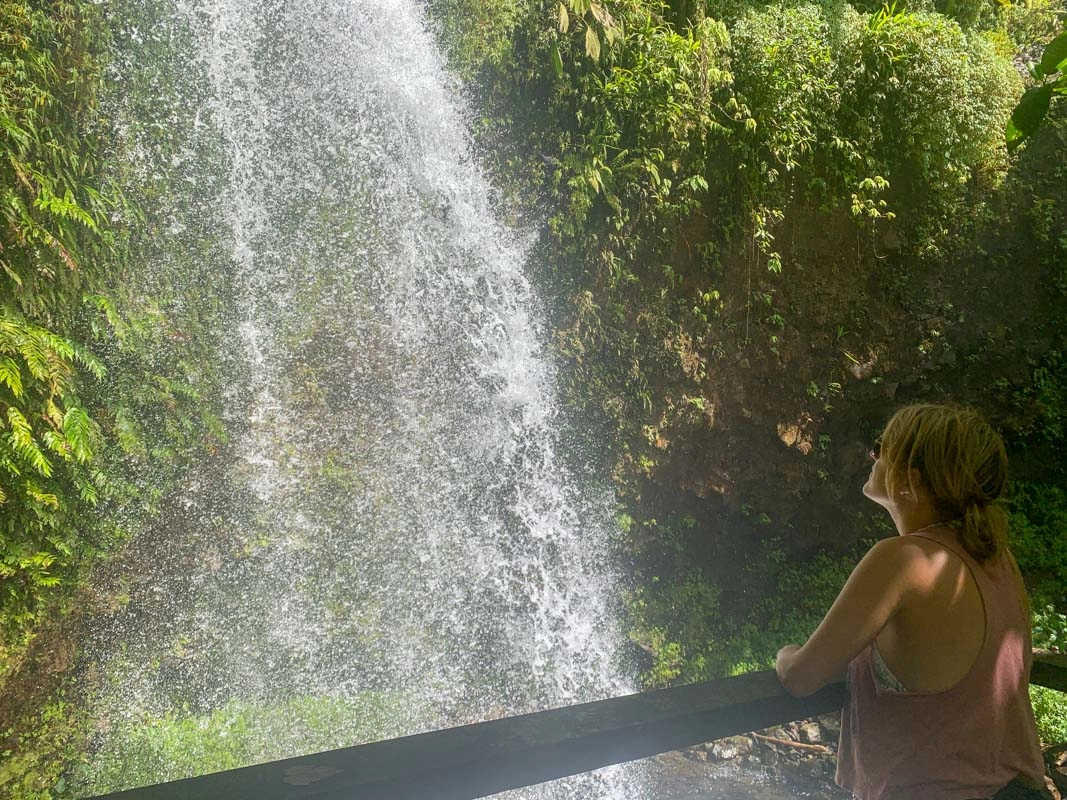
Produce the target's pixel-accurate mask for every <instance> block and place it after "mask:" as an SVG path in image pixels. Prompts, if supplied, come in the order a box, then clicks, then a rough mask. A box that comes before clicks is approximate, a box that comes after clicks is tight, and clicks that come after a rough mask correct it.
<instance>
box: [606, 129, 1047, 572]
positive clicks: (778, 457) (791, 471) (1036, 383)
mask: <svg viewBox="0 0 1067 800" xmlns="http://www.w3.org/2000/svg"><path fill="white" fill-rule="evenodd" d="M1061 136H1063V133H1062V132H1059V131H1057V132H1056V133H1055V134H1051V133H1050V134H1049V135H1048V136H1046V137H1045V138H1044V139H1043V140H1041V141H1039V142H1037V143H1036V145H1035V147H1034V152H1033V153H1029V154H1027V155H1026V156H1025V157H1024V159H1023V161H1022V162H1021V163H1020V164H1019V165H1018V173H1017V174H1015V175H1013V176H1012V177H1011V179H1010V180H1009V181H1007V183H1006V185H1005V187H1004V188H1003V189H1002V190H1001V191H1000V193H999V194H998V195H997V196H996V197H995V198H993V199H992V200H990V201H988V202H985V201H983V204H979V205H981V207H982V208H983V211H982V213H983V214H984V218H983V219H979V220H968V221H966V225H964V224H963V223H961V229H965V230H966V231H967V235H966V236H965V237H964V236H956V235H952V234H951V232H950V233H948V234H946V236H945V238H944V246H943V247H942V249H941V252H940V253H938V254H929V253H922V252H917V250H916V246H915V244H914V243H912V242H911V241H909V238H908V231H907V229H906V227H905V226H904V225H901V224H899V223H897V222H886V223H879V225H878V226H877V227H875V228H874V229H873V230H867V231H861V230H860V229H859V228H858V227H857V226H856V225H855V224H854V223H853V221H852V220H850V219H848V218H847V217H845V216H843V215H837V216H835V215H832V214H827V213H823V212H817V211H812V210H806V209H803V208H795V209H791V210H790V211H789V212H788V213H787V214H786V215H785V221H783V223H782V224H781V225H780V226H779V227H778V228H777V229H776V231H775V235H776V240H777V245H778V247H779V249H780V251H781V253H782V261H783V268H782V270H781V272H780V273H778V274H775V273H771V272H769V271H768V270H767V269H766V268H765V267H763V266H761V265H759V264H758V263H757V264H753V263H752V261H751V257H750V255H749V253H748V252H747V251H746V249H745V248H744V247H743V246H737V245H732V246H730V245H728V246H727V248H726V254H725V255H724V257H723V258H722V262H723V267H722V272H721V276H720V278H719V280H720V285H721V287H722V288H721V293H722V296H723V304H722V313H721V316H720V324H719V327H718V330H717V337H709V338H714V340H715V343H716V345H717V347H716V352H712V351H710V349H707V348H706V349H705V350H703V351H702V350H701V348H700V346H699V345H696V346H694V348H693V350H694V352H693V353H692V354H691V356H690V357H691V358H693V359H695V360H697V361H699V362H701V363H702V364H703V370H702V378H701V379H700V380H697V381H694V380H693V379H692V377H691V376H690V375H686V374H684V373H685V372H686V370H685V362H684V358H680V359H679V361H680V363H681V366H682V368H681V369H680V370H679V369H678V368H677V365H672V367H671V369H673V373H671V372H670V370H668V369H666V368H665V369H664V370H662V372H661V373H660V376H661V378H660V380H661V382H660V383H659V384H658V385H657V387H656V388H657V390H658V391H657V395H656V396H657V408H655V409H654V410H653V412H652V413H651V414H650V415H649V416H651V417H653V418H657V417H658V418H659V419H660V420H661V424H658V425H654V426H651V430H650V429H649V426H646V427H645V429H644V430H643V431H642V434H641V435H639V436H636V437H634V439H633V440H632V442H631V447H630V450H629V451H628V453H627V454H626V455H624V457H623V469H621V470H620V475H622V476H623V480H622V483H623V486H624V490H623V492H624V495H625V496H627V497H628V498H630V500H631V501H633V502H632V505H633V506H634V507H635V508H637V509H638V513H639V515H640V516H642V517H644V518H655V519H659V520H662V519H664V518H665V517H667V516H668V515H670V514H675V515H690V516H692V517H695V518H696V520H697V524H696V525H694V526H693V528H692V533H691V535H690V538H691V541H690V545H691V547H690V548H689V549H690V552H691V553H692V554H694V557H697V558H699V560H700V561H702V562H704V565H705V567H706V568H707V569H709V570H711V571H712V573H713V574H714V573H715V572H716V566H715V565H716V563H718V562H720V561H721V559H720V558H718V557H717V556H716V555H715V554H716V553H719V554H722V553H725V552H731V553H732V552H738V548H740V552H750V553H751V552H755V549H756V548H755V542H757V541H760V540H765V539H773V538H780V539H781V540H782V541H783V546H784V547H785V548H786V550H787V551H792V552H804V551H810V550H814V549H816V548H825V547H838V546H842V545H844V544H847V543H849V542H853V541H855V540H857V539H861V538H869V537H871V536H872V535H878V528H877V527H876V526H875V527H873V528H872V523H871V517H872V515H874V516H876V515H877V511H878V510H877V509H876V508H875V507H874V506H872V505H871V504H870V503H869V501H867V500H866V499H865V498H863V496H862V493H861V491H860V489H861V487H862V485H863V483H864V482H865V480H866V477H867V475H868V473H869V468H870V460H869V457H868V451H869V450H870V448H871V446H872V444H873V441H874V439H875V437H876V436H877V435H878V433H879V432H880V430H881V427H882V425H883V424H884V422H885V421H886V419H887V418H888V417H889V416H890V415H891V414H892V412H893V410H894V409H896V408H897V407H899V406H901V405H903V404H906V403H909V402H922V401H928V402H948V401H951V402H959V403H964V404H968V405H974V406H976V407H978V408H979V409H981V410H982V411H983V412H984V413H986V414H987V415H988V416H989V417H990V419H991V420H992V421H993V422H994V424H996V425H997V426H998V428H999V429H1000V430H1001V431H1002V433H1003V434H1004V436H1005V438H1006V441H1007V442H1008V446H1009V450H1010V455H1011V463H1012V477H1013V478H1014V479H1017V480H1048V479H1051V478H1054V476H1055V475H1057V474H1058V475H1060V476H1062V474H1063V469H1064V465H1065V463H1064V460H1063V459H1062V457H1061V456H1060V451H1059V449H1058V448H1057V447H1056V446H1055V438H1056V435H1055V434H1056V431H1057V430H1059V428H1058V427H1057V426H1058V424H1059V414H1060V413H1061V412H1060V411H1059V410H1057V409H1058V408H1060V407H1062V406H1057V403H1058V402H1062V399H1063V394H1062V391H1063V390H1062V388H1061V387H1062V385H1063V384H1062V381H1063V375H1064V368H1063V365H1064V361H1063V356H1062V355H1061V354H1063V353H1064V352H1065V351H1067V329H1065V321H1067V319H1065V318H1067V313H1065V312H1067V302H1065V300H1064V288H1065V281H1064V275H1065V271H1067V239H1065V238H1063V237H1064V230H1065V229H1067V214H1065V213H1064V211H1063V209H1064V208H1065V207H1067V190H1065V188H1064V184H1062V183H1059V182H1057V181H1058V178H1057V176H1059V175H1060V172H1062V171H1063V169H1062V168H1058V167H1053V166H1049V165H1050V164H1053V163H1055V162H1054V160H1053V156H1054V154H1055V152H1056V148H1057V146H1058V145H1057V141H1058V137H1061ZM976 207H978V206H977V205H976ZM713 235H714V234H713V232H712V223H711V221H704V223H703V225H702V224H700V223H699V222H696V223H694V224H692V225H691V226H690V227H688V228H687V229H685V230H684V231H683V233H682V234H681V236H680V243H679V245H678V247H677V249H676V253H675V257H676V262H678V263H684V262H685V259H686V257H687V255H688V254H691V253H692V252H693V247H692V241H693V240H694V239H696V240H699V238H700V237H701V236H704V237H710V236H713ZM689 268H690V269H692V270H697V269H699V265H697V264H696V263H695V260H691V261H690V266H689ZM754 297H755V298H761V297H762V298H769V299H766V300H765V301H764V302H762V303H757V302H754V301H753V300H752V298H754ZM670 374H674V375H675V376H676V377H677V378H678V379H677V380H675V381H672V380H671V378H670V377H666V376H668V375H670ZM693 397H698V398H699V403H693V402H692V401H691V398H693ZM695 406H699V409H698V410H697V409H695ZM701 553H703V555H704V557H703V558H700V554H701ZM728 560H729V561H732V559H728ZM719 571H725V572H728V571H729V570H728V568H723V569H722V570H719Z"/></svg>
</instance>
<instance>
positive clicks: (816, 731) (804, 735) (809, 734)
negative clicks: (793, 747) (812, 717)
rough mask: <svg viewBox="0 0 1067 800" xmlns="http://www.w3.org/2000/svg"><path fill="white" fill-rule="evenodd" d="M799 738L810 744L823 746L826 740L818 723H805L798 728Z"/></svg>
mask: <svg viewBox="0 0 1067 800" xmlns="http://www.w3.org/2000/svg"><path fill="white" fill-rule="evenodd" d="M797 738H798V739H799V740H800V741H802V742H807V743H808V744H823V743H825V741H826V739H825V737H824V736H823V731H822V726H821V725H820V724H819V723H818V722H814V721H812V722H805V723H803V724H802V725H800V726H799V727H798V728H797Z"/></svg>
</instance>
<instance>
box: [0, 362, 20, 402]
mask: <svg viewBox="0 0 1067 800" xmlns="http://www.w3.org/2000/svg"><path fill="white" fill-rule="evenodd" d="M0 383H3V384H4V385H6V386H7V388H8V389H10V390H11V394H13V395H14V396H15V399H18V398H20V397H22V372H21V370H19V365H18V364H17V363H15V359H13V358H11V356H3V357H0Z"/></svg>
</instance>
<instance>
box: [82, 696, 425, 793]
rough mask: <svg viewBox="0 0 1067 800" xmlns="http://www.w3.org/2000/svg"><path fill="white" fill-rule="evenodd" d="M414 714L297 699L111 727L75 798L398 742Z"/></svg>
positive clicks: (359, 703) (362, 702) (137, 719)
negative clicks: (393, 739) (386, 740)
mask: <svg viewBox="0 0 1067 800" xmlns="http://www.w3.org/2000/svg"><path fill="white" fill-rule="evenodd" d="M410 712H411V709H410V708H406V707H404V706H403V705H402V704H401V703H400V702H399V701H398V700H397V698H396V697H393V696H389V695H384V694H374V693H368V694H366V695H363V696H361V697H360V698H358V699H355V700H352V699H344V698H329V697H294V698H292V699H289V700H285V701H280V702H275V703H269V702H260V703H248V702H241V701H232V702H230V703H228V704H226V705H225V706H223V707H222V708H220V709H218V710H216V711H213V712H211V713H209V714H193V713H190V712H189V711H188V710H183V711H174V712H168V713H166V714H164V715H162V716H152V715H150V714H141V715H133V716H131V717H130V718H127V719H121V720H112V721H111V725H112V727H111V729H110V731H109V732H108V735H107V738H106V740H105V744H104V746H103V748H102V749H100V750H99V751H98V752H96V753H95V754H94V755H93V761H92V766H91V767H86V768H83V769H79V770H75V771H74V772H73V774H72V776H71V780H70V782H71V785H72V787H73V790H74V795H75V796H79V797H80V796H84V795H87V794H94V795H95V794H105V793H109V792H115V791H120V790H122V789H125V788H129V787H132V786H143V785H146V784H151V783H159V782H162V781H171V780H178V779H180V778H186V777H191V776H195V775H205V774H207V773H209V772H216V771H219V770H224V769H234V768H237V767H243V766H248V765H250V764H255V763H261V762H264V761H272V760H277V759H282V758H289V757H292V756H296V755H306V754H309V753H315V752H320V751H324V750H332V749H336V748H339V747H350V746H353V745H356V744H363V743H366V742H370V741H377V740H379V739H381V738H385V737H388V736H390V735H397V733H396V729H397V726H398V725H401V724H403V723H402V720H403V719H405V718H406V716H405V715H406V714H408V713H410Z"/></svg>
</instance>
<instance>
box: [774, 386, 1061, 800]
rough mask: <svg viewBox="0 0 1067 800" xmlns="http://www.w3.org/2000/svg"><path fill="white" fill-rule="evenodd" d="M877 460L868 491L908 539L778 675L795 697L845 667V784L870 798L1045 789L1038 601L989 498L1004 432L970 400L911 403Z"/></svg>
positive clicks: (888, 547) (997, 490)
mask: <svg viewBox="0 0 1067 800" xmlns="http://www.w3.org/2000/svg"><path fill="white" fill-rule="evenodd" d="M871 457H872V458H873V459H874V465H873V467H872V468H871V474H870V478H868V480H867V483H866V485H864V487H863V493H864V494H865V495H867V497H869V498H870V499H871V500H873V501H875V502H876V503H878V504H879V505H881V506H884V507H885V509H886V510H887V511H888V512H889V515H890V516H891V517H892V518H893V523H894V524H895V525H896V528H897V532H898V533H899V534H900V535H899V536H895V537H893V538H891V539H886V540H884V541H881V542H878V544H876V545H875V546H874V547H872V548H871V549H870V551H869V552H868V553H867V555H865V556H864V557H863V559H862V560H861V561H860V563H859V565H858V566H857V567H856V569H855V570H854V571H853V573H852V575H851V576H850V577H849V579H848V581H847V582H846V583H845V586H844V588H843V589H842V590H841V593H840V594H839V595H838V596H837V599H836V600H835V601H834V604H833V606H832V607H831V608H830V611H829V612H828V613H827V614H826V617H825V619H823V621H822V623H821V624H820V625H819V627H818V628H817V629H816V631H815V633H813V634H812V635H811V638H809V639H808V641H807V642H806V643H805V644H804V645H803V646H798V645H795V644H792V645H786V646H785V647H783V648H782V649H781V650H780V651H779V652H778V663H777V671H778V676H779V678H780V679H781V681H782V683H783V685H784V686H785V688H786V689H787V690H788V691H789V692H790V693H791V694H793V695H796V696H798V697H802V696H804V695H808V694H811V693H812V692H814V691H816V690H818V689H820V688H821V687H822V686H824V685H826V684H827V683H830V682H831V681H833V680H839V679H841V678H842V677H843V676H846V675H847V679H848V683H849V696H850V700H849V705H848V706H847V707H846V708H845V710H844V712H843V714H842V724H841V742H840V748H839V752H838V763H837V782H838V784H840V785H841V786H842V787H844V788H845V789H848V790H849V791H851V792H853V794H854V795H855V796H856V797H858V798H861V800H897V798H907V800H984V799H987V798H993V797H996V798H998V800H999V799H1000V798H1008V797H1012V798H1014V797H1020V798H1022V797H1044V796H1045V795H1044V794H1043V792H1044V789H1043V787H1044V782H1043V775H1044V766H1043V763H1042V760H1041V751H1040V747H1039V744H1038V739H1037V730H1036V727H1035V724H1034V716H1033V711H1032V709H1031V707H1030V700H1029V694H1028V691H1027V688H1028V681H1029V675H1030V663H1031V660H1032V657H1031V643H1030V614H1029V604H1028V602H1027V600H1026V592H1025V589H1024V588H1023V584H1022V578H1021V577H1020V575H1019V568H1018V567H1017V566H1016V564H1015V559H1014V558H1012V555H1011V553H1009V552H1008V549H1007V547H1006V536H1007V517H1006V515H1005V513H1004V511H1003V510H1002V509H1001V508H1000V507H999V505H997V504H996V503H995V501H996V500H997V498H998V497H999V496H1000V494H1001V492H1002V491H1003V489H1004V484H1005V480H1006V469H1007V456H1006V454H1005V451H1004V444H1003V442H1002V441H1001V439H1000V437H999V436H998V435H997V433H996V432H995V431H994V430H993V429H992V428H991V427H990V426H989V425H988V424H987V423H986V422H985V421H984V420H983V419H982V418H981V417H980V416H979V415H978V414H977V413H976V412H974V411H972V410H970V409H965V408H958V407H954V406H943V405H913V406H908V407H906V408H903V409H901V410H900V411H898V412H897V413H896V414H895V415H894V416H893V418H892V419H891V420H890V421H889V424H888V425H887V426H886V428H885V431H884V433H883V434H882V439H881V452H879V451H878V450H877V449H876V450H874V451H872V453H871ZM1038 787H1041V789H1040V790H1038Z"/></svg>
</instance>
